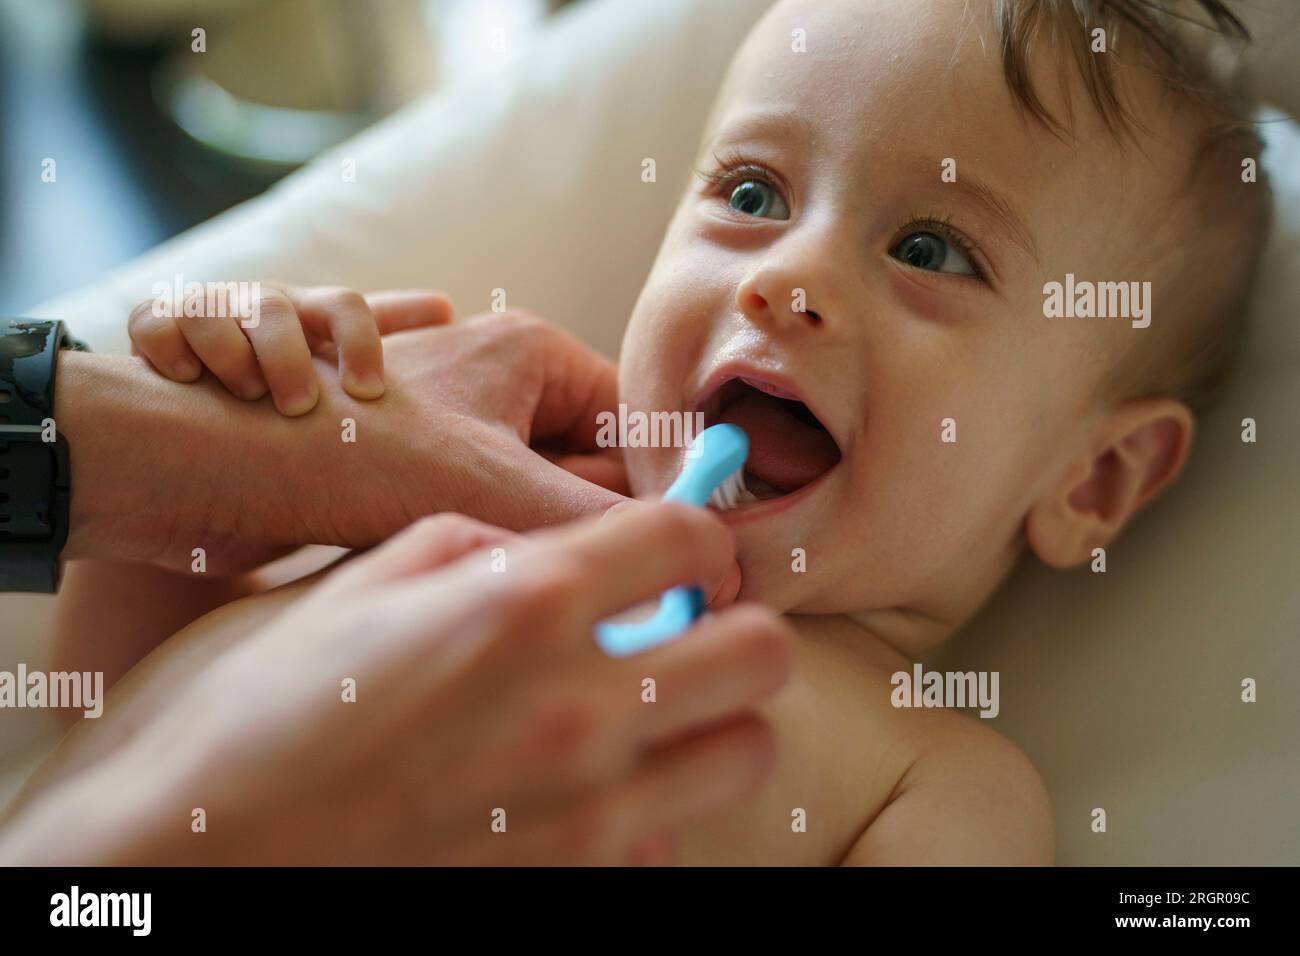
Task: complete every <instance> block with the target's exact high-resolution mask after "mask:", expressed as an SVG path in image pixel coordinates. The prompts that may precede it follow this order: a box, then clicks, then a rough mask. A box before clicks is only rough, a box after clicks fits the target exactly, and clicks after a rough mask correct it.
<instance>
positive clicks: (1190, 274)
mask: <svg viewBox="0 0 1300 956" xmlns="http://www.w3.org/2000/svg"><path fill="white" fill-rule="evenodd" d="M993 14H994V16H993V19H994V23H995V25H996V27H997V30H998V31H999V33H1000V40H1001V54H1002V64H1003V70H1004V73H1005V75H1006V79H1007V85H1008V86H1009V88H1010V90H1011V93H1012V94H1013V96H1014V97H1015V98H1016V100H1017V101H1018V102H1019V104H1020V105H1021V106H1022V107H1023V108H1024V109H1025V110H1026V111H1027V112H1028V113H1029V114H1030V115H1031V116H1032V117H1033V118H1034V119H1035V120H1037V121H1038V122H1040V123H1042V124H1043V125H1044V126H1045V127H1047V128H1048V129H1049V130H1051V131H1052V132H1053V133H1055V134H1056V135H1058V136H1060V137H1062V138H1063V139H1068V137H1069V136H1070V135H1071V132H1072V130H1071V126H1072V118H1073V117H1072V115H1071V114H1070V106H1069V104H1068V99H1067V106H1066V111H1067V115H1066V116H1065V117H1064V119H1063V118H1062V117H1059V116H1055V115H1053V114H1052V113H1051V111H1049V110H1048V109H1047V107H1046V106H1044V104H1043V101H1042V100H1041V99H1040V98H1039V95H1038V92H1037V90H1036V89H1035V87H1034V84H1033V82H1032V81H1031V78H1030V69H1029V59H1030V52H1031V48H1032V47H1033V46H1034V44H1035V41H1036V39H1037V38H1038V37H1039V36H1040V33H1041V31H1042V30H1044V29H1047V30H1050V31H1051V32H1052V38H1053V39H1055V40H1061V39H1063V40H1064V46H1065V48H1066V49H1068V50H1069V52H1070V53H1071V55H1072V58H1073V60H1074V64H1075V66H1076V68H1077V70H1078V72H1079V74H1080V76H1081V78H1082V80H1083V85H1084V87H1085V89H1086V90H1087V92H1088V96H1089V99H1090V100H1091V102H1092V105H1093V106H1094V107H1095V109H1096V111H1097V113H1098V114H1099V115H1100V117H1101V119H1102V121H1103V123H1104V124H1105V126H1106V128H1107V129H1108V130H1109V132H1110V133H1111V135H1112V136H1114V137H1115V138H1116V140H1117V141H1119V142H1121V145H1122V143H1123V141H1125V140H1130V141H1134V142H1136V141H1137V140H1138V134H1139V133H1141V132H1143V131H1144V130H1143V127H1142V124H1141V123H1140V122H1139V121H1138V119H1137V118H1136V117H1135V116H1134V115H1133V113H1132V112H1131V111H1130V110H1129V109H1128V107H1127V106H1126V104H1125V102H1124V99H1123V97H1122V95H1121V91H1120V84H1119V80H1118V78H1117V76H1116V67H1117V59H1116V56H1115V55H1112V53H1115V52H1117V51H1122V53H1123V56H1124V60H1123V62H1124V64H1125V65H1126V66H1135V67H1137V68H1139V69H1141V70H1144V71H1145V72H1147V73H1150V74H1151V75H1152V76H1154V77H1155V78H1157V79H1158V81H1159V82H1160V84H1161V87H1162V89H1163V90H1164V91H1165V92H1166V93H1167V94H1172V97H1173V101H1174V103H1175V105H1180V106H1184V107H1187V108H1189V115H1190V116H1191V117H1193V124H1192V125H1193V128H1194V130H1195V133H1194V134H1193V135H1194V136H1195V137H1197V138H1196V139H1194V140H1193V141H1192V142H1191V143H1190V144H1189V150H1188V164H1187V178H1186V184H1185V187H1186V188H1185V195H1184V196H1183V197H1182V199H1181V205H1182V206H1183V207H1185V208H1184V209H1183V210H1180V211H1182V212H1183V214H1184V215H1183V217H1182V219H1181V220H1179V219H1178V218H1177V217H1175V216H1174V215H1172V214H1170V215H1166V216H1163V217H1160V218H1158V219H1155V220H1154V221H1153V226H1152V233H1153V235H1154V234H1155V233H1156V232H1157V231H1160V230H1172V229H1175V228H1176V226H1175V225H1174V223H1176V222H1177V223H1178V224H1180V225H1184V226H1188V227H1189V228H1190V229H1196V230H1203V231H1200V232H1198V233H1197V234H1195V235H1193V236H1192V238H1191V239H1190V241H1189V240H1188V237H1187V236H1186V235H1184V236H1182V237H1178V236H1176V235H1174V236H1171V235H1168V234H1166V236H1165V246H1164V248H1165V255H1167V256H1168V257H1169V258H1170V259H1172V260H1174V261H1175V262H1176V265H1175V271H1176V273H1177V275H1176V276H1175V277H1174V281H1173V282H1171V283H1170V285H1169V287H1170V288H1177V289H1178V290H1179V298H1180V299H1183V300H1184V301H1185V302H1186V303H1187V315H1186V318H1185V319H1183V318H1180V321H1179V323H1178V324H1179V329H1178V334H1177V335H1176V336H1174V337H1170V336H1169V334H1168V333H1165V334H1163V335H1159V334H1158V335H1156V336H1151V337H1149V338H1151V339H1152V341H1151V342H1149V343H1148V344H1147V345H1145V346H1143V347H1140V348H1139V347H1131V348H1128V349H1127V350H1126V351H1125V352H1124V354H1123V355H1121V356H1119V357H1117V358H1116V359H1115V360H1114V361H1113V362H1112V367H1111V368H1110V370H1109V373H1108V374H1107V375H1106V376H1105V377H1104V381H1103V383H1102V387H1103V388H1104V389H1105V394H1106V396H1107V397H1108V398H1110V399H1111V400H1113V401H1117V402H1118V401H1125V400H1128V399H1132V398H1139V397H1151V396H1168V397H1172V398H1177V399H1180V400H1182V401H1184V402H1186V403H1187V404H1188V405H1189V406H1190V407H1191V408H1192V409H1193V410H1194V411H1197V412H1199V411H1202V410H1204V409H1205V408H1207V407H1209V406H1210V405H1211V404H1212V403H1213V401H1214V400H1215V399H1216V398H1217V397H1218V395H1219V393H1220V392H1221V390H1222V388H1223V385H1224V384H1225V382H1226V380H1227V377H1228V373H1229V370H1230V368H1231V366H1232V363H1233V359H1234V357H1235V355H1236V352H1237V349H1238V347H1239V346H1240V343H1241V339H1242V338H1243V336H1244V332H1245V328H1244V322H1245V315H1246V312H1247V307H1248V303H1249V293H1250V289H1251V286H1252V284H1253V278H1254V272H1255V263H1256V261H1257V260H1258V258H1259V254H1260V251H1261V249H1262V247H1263V244H1264V238H1265V237H1266V235H1267V233H1268V225H1269V221H1270V215H1271V209H1272V195H1271V191H1270V190H1269V187H1268V184H1267V181H1266V179H1265V177H1264V174H1263V172H1262V170H1259V171H1257V174H1256V178H1257V181H1256V182H1246V181H1244V179H1243V176H1242V163H1243V160H1245V159H1246V158H1251V159H1254V160H1255V161H1256V164H1258V158H1259V155H1260V152H1261V151H1262V146H1263V144H1262V141H1261V140H1260V138H1259V135H1258V133H1257V131H1256V128H1255V123H1254V109H1255V104H1254V103H1253V102H1252V100H1251V99H1250V98H1249V97H1248V96H1247V95H1246V94H1245V92H1244V90H1243V88H1242V86H1241V73H1240V71H1239V70H1235V69H1231V68H1230V67H1231V65H1232V62H1233V61H1234V60H1235V59H1236V58H1237V54H1239V52H1240V47H1242V46H1244V45H1245V44H1247V43H1249V42H1250V34H1249V33H1248V31H1247V30H1246V27H1245V26H1244V25H1243V24H1242V22H1241V20H1240V19H1239V18H1238V17H1237V16H1236V15H1235V14H1234V13H1233V12H1232V11H1231V10H1230V9H1229V4H1228V3H1227V2H1226V0H993ZM1097 30H1101V31H1103V34H1102V36H1103V37H1104V39H1105V43H1106V49H1107V51H1110V52H1106V53H1099V52H1094V49H1095V47H1094V43H1095V33H1094V31H1097ZM1169 212H1170V213H1172V210H1170V211H1169ZM1157 223H1159V224H1157ZM1167 301H1168V300H1167V299H1166V302H1167ZM1169 311H1171V310H1169V308H1168V305H1166V306H1165V309H1164V313H1165V314H1169ZM1138 335H1139V337H1140V338H1146V337H1145V336H1142V334H1141V333H1138ZM1157 343H1158V344H1157Z"/></svg>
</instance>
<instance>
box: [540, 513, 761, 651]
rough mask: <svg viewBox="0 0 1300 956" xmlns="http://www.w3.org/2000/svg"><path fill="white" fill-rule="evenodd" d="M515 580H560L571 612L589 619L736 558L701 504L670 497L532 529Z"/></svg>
mask: <svg viewBox="0 0 1300 956" xmlns="http://www.w3.org/2000/svg"><path fill="white" fill-rule="evenodd" d="M535 540H536V542H537V543H538V545H539V546H538V548H536V549H535V550H534V551H532V552H530V555H529V558H530V561H529V565H531V567H529V565H525V570H524V571H523V572H522V575H523V577H521V578H520V580H521V581H523V582H527V581H528V580H529V578H528V577H527V575H529V574H530V573H531V574H532V575H534V576H538V577H540V578H541V579H542V580H543V581H546V582H549V583H553V584H557V585H560V586H564V585H566V584H577V585H578V586H577V588H576V592H577V593H575V594H572V595H569V598H570V600H571V603H572V605H573V609H574V611H575V612H576V614H577V619H578V620H582V621H585V622H587V623H590V624H592V625H594V624H595V622H596V620H598V619H600V618H604V617H608V616H610V615H612V614H616V613H618V612H619V611H623V610H626V609H627V608H629V607H632V606H633V605H635V604H637V603H639V602H640V601H643V600H646V599H648V598H650V597H653V596H655V595H657V594H659V592H661V591H664V590H666V589H667V588H670V587H674V586H676V585H682V584H700V583H702V582H708V581H714V580H718V579H721V578H722V577H723V575H724V574H725V572H726V571H727V570H728V567H729V565H730V564H731V563H732V562H733V561H734V559H735V554H736V547H735V541H734V539H733V538H732V536H731V533H730V532H729V531H728V530H727V528H726V526H725V525H723V524H722V522H720V521H719V520H718V519H717V518H716V517H714V516H713V515H711V514H709V513H708V512H707V511H705V510H703V509H700V508H692V507H690V506H688V505H683V504H678V503H676V502H659V503H655V504H647V505H645V506H644V507H636V508H625V509H620V510H619V511H618V513H617V514H612V515H609V516H608V517H606V518H604V519H603V520H601V521H597V522H583V523H580V524H577V525H573V526H569V527H565V528H562V529H558V530H555V531H548V532H543V533H541V534H538V535H537V536H536V537H535Z"/></svg>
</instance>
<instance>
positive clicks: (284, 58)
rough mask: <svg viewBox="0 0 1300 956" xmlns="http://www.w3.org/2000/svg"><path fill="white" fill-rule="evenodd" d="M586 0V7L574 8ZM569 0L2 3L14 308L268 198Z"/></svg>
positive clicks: (1, 226)
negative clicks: (322, 155)
mask: <svg viewBox="0 0 1300 956" xmlns="http://www.w3.org/2000/svg"><path fill="white" fill-rule="evenodd" d="M574 2H580V0H574ZM565 5H566V0H0V131H3V134H2V135H0V315H18V314H21V313H23V312H25V311H27V310H29V309H30V308H31V307H32V306H34V305H36V304H38V303H39V302H42V301H44V300H46V299H49V298H51V297H52V296H54V295H56V294H59V293H62V292H67V291H70V290H73V289H75V288H77V287H78V286H81V285H84V284H86V283H88V282H91V281H93V280H95V279H97V278H100V277H101V276H103V275H104V274H106V273H107V272H109V271H110V270H111V269H112V268H113V267H114V266H116V265H119V264H120V263H122V262H124V261H126V260H128V259H130V258H132V257H133V256H135V255H137V254H139V253H141V252H144V251H145V250H147V249H149V248H151V247H152V246H154V245H157V244H158V243H159V242H161V241H162V240H164V239H167V238H169V237H170V236H173V235H175V234H177V233H179V232H181V231H183V230H184V229H186V228H188V227H190V226H192V225H194V224H196V223H199V222H202V221H203V220H205V219H208V218H209V217H211V216H213V215H215V214H216V213H218V212H221V211H222V210H224V209H227V208H229V207H230V206H233V205H235V204H236V203H239V202H241V201H242V200H244V199H248V198H250V197H252V196H255V195H257V194H258V193H260V192H262V191H263V190H265V189H266V188H267V187H268V186H270V185H271V184H272V183H274V182H275V181H276V180H277V179H279V178H281V177H282V176H284V175H285V174H286V173H288V172H290V171H291V170H293V169H294V168H296V167H297V166H299V165H301V164H302V163H303V162H305V161H306V160H308V159H310V158H311V157H312V156H314V155H316V154H317V153H319V152H320V151H322V150H323V149H326V148H328V147H329V146H332V145H333V144H335V143H337V142H339V141H341V140H343V139H345V138H346V137H347V136H349V135H351V134H352V133H354V132H356V131H357V130H359V129H361V128H363V127H365V126H367V125H369V124H370V123H372V122H374V121H375V120H376V119H378V118H380V117H381V116H384V115H386V114H387V113H390V112H392V111H393V110H395V109H397V108H399V107H400V106H402V105H403V104H404V103H407V102H409V101H410V100H411V99H413V98H415V97H417V96H419V95H420V94H422V93H424V92H426V91H429V90H433V89H436V88H437V87H438V86H439V85H440V84H444V83H446V82H448V81H449V80H450V79H451V78H453V77H456V78H460V77H463V76H465V75H468V74H474V73H479V72H488V71H491V70H493V69H496V68H499V67H500V66H502V65H504V64H506V63H508V62H509V61H510V60H511V58H512V57H513V56H514V55H515V54H516V53H517V52H518V50H520V49H521V48H522V47H523V45H525V44H526V43H527V42H528V39H529V37H530V36H531V35H532V33H533V32H535V31H536V29H537V28H538V27H539V26H540V25H541V24H542V23H543V22H544V20H545V19H546V17H548V16H550V15H552V14H553V13H555V12H556V11H557V10H558V9H559V8H561V7H563V6H565Z"/></svg>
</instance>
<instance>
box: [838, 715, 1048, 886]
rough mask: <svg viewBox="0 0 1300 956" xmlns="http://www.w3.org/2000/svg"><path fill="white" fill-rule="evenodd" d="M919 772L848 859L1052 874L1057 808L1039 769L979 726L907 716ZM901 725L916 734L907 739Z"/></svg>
mask: <svg viewBox="0 0 1300 956" xmlns="http://www.w3.org/2000/svg"><path fill="white" fill-rule="evenodd" d="M898 719H899V722H900V726H899V728H898V729H899V732H900V733H904V734H906V735H907V737H908V739H909V741H910V747H909V750H910V752H911V753H912V754H913V755H914V756H913V760H912V763H911V764H910V766H909V767H908V768H907V770H906V772H904V774H903V775H902V777H901V778H900V779H899V781H898V783H897V785H896V786H895V789H894V792H893V794H892V796H891V798H890V800H889V802H888V804H887V805H886V806H885V807H884V808H883V809H882V810H881V811H880V812H879V813H878V814H876V815H875V817H874V818H873V819H871V820H870V821H869V822H868V823H867V825H866V826H865V828H864V830H863V833H862V836H861V837H859V839H858V841H857V842H856V843H855V845H854V847H853V849H852V850H851V851H850V852H849V854H848V856H847V857H846V858H845V861H844V862H846V863H850V864H873V865H929V864H935V865H949V866H961V865H982V866H988V865H994V866H996V865H1010V866H1039V865H1050V864H1051V863H1052V861H1053V855H1054V845H1055V835H1054V824H1053V820H1052V806H1051V801H1050V799H1049V797H1048V794H1047V788H1046V787H1045V786H1044V785H1043V781H1042V778H1041V777H1040V776H1039V774H1038V770H1037V769H1036V768H1035V767H1034V765H1033V763H1032V762H1031V761H1030V760H1029V758H1028V757H1027V756H1025V754H1024V753H1023V752H1021V750H1020V749H1019V748H1018V747H1017V746H1016V745H1015V744H1013V743H1012V742H1011V741H1010V740H1008V739H1007V738H1006V737H1004V736H1003V735H1002V734H1000V733H998V732H997V731H995V730H993V729H992V728H991V727H989V726H988V725H987V724H986V723H984V722H982V721H981V720H980V719H979V718H975V717H970V716H967V715H965V714H963V713H960V712H957V711H952V710H941V709H934V710H927V711H923V712H919V713H918V712H916V711H903V712H902V713H900V714H899V718H898ZM902 722H907V724H908V726H907V728H906V729H903V727H902V726H901V723H902Z"/></svg>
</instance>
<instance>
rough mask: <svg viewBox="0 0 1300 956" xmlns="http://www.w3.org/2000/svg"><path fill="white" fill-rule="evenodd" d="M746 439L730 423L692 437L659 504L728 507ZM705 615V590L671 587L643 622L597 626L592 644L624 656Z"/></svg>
mask: <svg viewBox="0 0 1300 956" xmlns="http://www.w3.org/2000/svg"><path fill="white" fill-rule="evenodd" d="M748 456H749V438H748V437H746V435H745V432H744V431H743V430H742V429H741V428H738V427H737V426H735V425H714V426H712V427H711V428H706V429H705V430H704V431H702V432H700V434H699V435H698V436H696V438H695V441H693V442H692V443H691V446H690V448H688V449H687V451H686V465H685V466H684V467H683V468H682V473H681V474H680V475H678V476H677V480H676V481H674V482H673V483H672V486H671V487H669V489H668V490H667V491H666V492H664V497H663V500H664V501H683V502H686V503H687V504H692V505H695V506H696V507H697V508H703V507H704V506H705V505H706V504H708V503H709V501H710V500H714V501H716V502H717V503H719V504H721V505H723V506H725V507H727V508H731V507H734V506H735V503H736V496H737V495H739V493H740V491H741V490H742V489H743V488H744V483H743V480H742V477H741V476H742V474H743V469H744V467H745V459H746V458H747V457H748ZM703 611H704V592H703V591H701V590H700V589H699V588H696V587H681V588H673V589H672V590H669V591H665V592H664V593H663V594H662V595H661V596H660V598H659V610H658V611H656V612H655V614H654V616H653V617H651V618H648V619H647V620H644V621H636V622H634V623H630V624H618V623H615V622H613V621H601V622H600V623H599V624H597V625H596V642H597V643H598V644H599V645H600V646H601V648H603V649H604V651H605V653H606V654H609V655H610V656H611V657H627V656H628V655H630V654H636V653H638V652H640V651H644V650H647V649H648V648H651V647H654V646H656V645H658V644H662V643H664V642H665V641H668V640H671V639H672V638H674V637H676V636H677V635H678V634H680V633H681V632H682V631H684V630H686V629H687V628H688V627H690V626H691V624H692V622H694V621H695V619H696V618H697V617H699V616H700V614H701V613H703Z"/></svg>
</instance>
